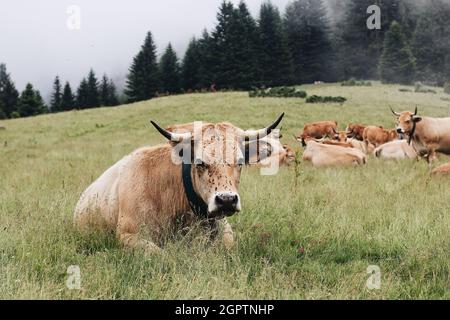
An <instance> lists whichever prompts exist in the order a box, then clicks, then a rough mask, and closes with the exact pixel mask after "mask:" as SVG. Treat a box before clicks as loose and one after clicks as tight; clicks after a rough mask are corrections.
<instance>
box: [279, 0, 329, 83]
mask: <svg viewBox="0 0 450 320" xmlns="http://www.w3.org/2000/svg"><path fill="white" fill-rule="evenodd" d="M285 29H286V33H287V38H288V45H289V49H290V52H291V54H292V61H293V67H294V80H295V83H312V82H314V81H315V80H322V81H323V80H325V81H334V80H335V75H334V73H335V72H332V70H331V69H332V67H333V66H332V63H331V62H332V60H334V59H333V50H332V45H331V41H330V38H329V36H330V27H329V22H328V18H327V12H326V9H325V6H324V5H323V2H322V0H296V1H294V2H291V3H290V4H289V5H288V7H287V9H286V15H285Z"/></svg>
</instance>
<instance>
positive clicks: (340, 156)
mask: <svg viewBox="0 0 450 320" xmlns="http://www.w3.org/2000/svg"><path fill="white" fill-rule="evenodd" d="M305 143H306V148H305V151H304V152H303V160H304V161H310V162H311V163H312V165H313V166H314V167H329V166H341V165H362V164H365V163H366V155H365V154H364V153H362V152H361V151H360V150H358V149H355V148H344V147H341V146H333V145H326V144H322V143H319V142H317V141H315V140H313V139H307V140H306V141H305Z"/></svg>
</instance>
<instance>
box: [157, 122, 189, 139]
mask: <svg viewBox="0 0 450 320" xmlns="http://www.w3.org/2000/svg"><path fill="white" fill-rule="evenodd" d="M150 122H151V123H152V125H153V126H154V127H155V128H156V130H158V131H159V133H161V134H162V135H163V136H164V137H165V138H166V139H167V140H170V141H173V142H181V141H183V140H189V139H191V137H192V134H191V133H190V132H186V133H173V132H170V131H167V130H166V129H163V128H161V127H160V126H159V125H158V124H157V123H156V122H154V121H152V120H150Z"/></svg>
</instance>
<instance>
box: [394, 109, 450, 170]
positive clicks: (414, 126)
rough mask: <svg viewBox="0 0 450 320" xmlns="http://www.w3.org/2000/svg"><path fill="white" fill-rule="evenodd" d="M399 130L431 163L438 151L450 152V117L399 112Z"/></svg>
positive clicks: (396, 114) (397, 115) (415, 112)
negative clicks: (432, 116) (420, 115)
mask: <svg viewBox="0 0 450 320" xmlns="http://www.w3.org/2000/svg"><path fill="white" fill-rule="evenodd" d="M391 111H392V113H393V114H394V115H395V116H396V117H397V132H398V133H401V134H404V135H406V136H407V138H408V142H409V143H411V145H412V147H413V148H414V150H416V152H417V153H418V154H419V155H421V156H425V157H426V159H427V161H428V163H429V164H431V163H432V161H433V160H434V159H435V158H436V152H440V153H444V154H450V118H431V117H419V116H418V115H417V107H416V110H415V111H414V113H412V112H410V111H404V112H402V113H397V112H395V111H394V110H392V109H391Z"/></svg>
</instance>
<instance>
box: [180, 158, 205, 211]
mask: <svg viewBox="0 0 450 320" xmlns="http://www.w3.org/2000/svg"><path fill="white" fill-rule="evenodd" d="M191 169H192V164H190V163H183V164H182V177H183V186H184V193H185V194H186V198H187V200H188V202H189V206H190V207H191V209H192V211H193V212H194V214H195V215H196V216H197V217H199V218H203V219H206V218H207V217H208V205H207V204H206V203H205V201H203V199H202V198H201V197H200V196H199V195H198V194H197V192H195V190H194V184H193V182H192V175H191Z"/></svg>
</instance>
